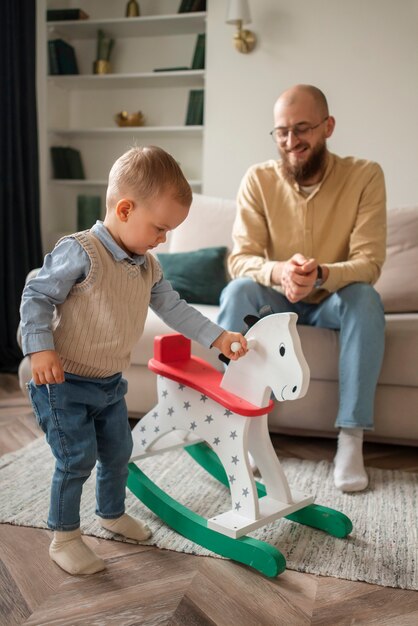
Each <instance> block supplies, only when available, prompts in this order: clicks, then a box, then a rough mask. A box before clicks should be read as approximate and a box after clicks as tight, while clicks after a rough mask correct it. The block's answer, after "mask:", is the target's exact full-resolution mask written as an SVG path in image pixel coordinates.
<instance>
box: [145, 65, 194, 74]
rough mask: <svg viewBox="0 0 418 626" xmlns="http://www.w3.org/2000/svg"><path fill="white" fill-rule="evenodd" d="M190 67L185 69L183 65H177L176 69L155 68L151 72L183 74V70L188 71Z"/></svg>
mask: <svg viewBox="0 0 418 626" xmlns="http://www.w3.org/2000/svg"><path fill="white" fill-rule="evenodd" d="M189 69H190V67H186V66H185V65H179V66H177V67H155V68H154V69H153V70H152V71H153V72H183V71H184V70H189Z"/></svg>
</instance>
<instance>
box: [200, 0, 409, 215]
mask: <svg viewBox="0 0 418 626" xmlns="http://www.w3.org/2000/svg"><path fill="white" fill-rule="evenodd" d="M249 2H250V8H251V13H252V20H253V21H252V24H251V25H249V26H248V28H250V29H252V30H254V32H255V33H256V35H257V37H258V45H257V48H256V49H255V50H254V52H252V53H251V54H249V55H244V54H239V53H238V52H236V51H235V49H234V48H233V45H232V36H233V32H234V27H233V26H230V25H228V24H225V16H226V5H227V1H226V0H208V36H207V46H208V49H207V84H206V110H205V123H206V130H205V145H204V170H203V171H204V177H203V179H204V188H203V191H204V193H206V194H209V195H215V196H223V197H226V198H234V197H235V194H236V191H237V188H238V185H239V182H240V180H241V177H242V175H243V174H244V172H245V170H246V168H247V167H248V166H249V165H251V164H252V163H256V162H258V161H263V160H266V159H269V158H275V157H276V155H277V153H276V149H275V146H274V144H273V143H272V142H271V139H270V137H269V135H268V133H269V131H270V130H271V128H272V125H273V124H272V108H273V104H274V101H275V99H276V98H277V96H278V95H279V94H280V93H281V91H283V90H284V89H286V88H287V87H289V86H291V85H293V84H296V83H311V84H314V85H316V86H318V87H320V88H321V89H322V90H323V91H324V92H325V94H326V96H327V98H328V101H329V105H330V112H331V113H332V114H333V115H334V116H335V117H336V120H337V126H336V130H335V132H334V135H333V137H332V139H331V140H330V142H329V147H330V149H331V150H332V151H334V152H336V153H337V154H340V155H342V156H345V155H355V156H358V157H362V158H367V159H372V160H375V161H378V162H379V163H380V164H381V166H382V167H383V170H384V172H385V175H386V184H387V192H388V206H389V207H394V206H401V205H408V204H416V203H417V202H418V182H417V181H418V0H401V1H400V2H395V1H394V0H249Z"/></svg>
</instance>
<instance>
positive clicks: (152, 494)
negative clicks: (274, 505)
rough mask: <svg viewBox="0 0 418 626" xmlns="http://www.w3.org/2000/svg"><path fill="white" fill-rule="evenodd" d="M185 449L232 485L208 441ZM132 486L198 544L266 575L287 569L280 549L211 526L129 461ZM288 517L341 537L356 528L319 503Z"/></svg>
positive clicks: (261, 493) (262, 492) (259, 487)
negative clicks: (234, 535)
mask: <svg viewBox="0 0 418 626" xmlns="http://www.w3.org/2000/svg"><path fill="white" fill-rule="evenodd" d="M184 449H185V450H186V451H187V452H188V453H189V454H190V456H191V457H192V458H193V459H194V460H195V461H196V462H197V463H199V465H201V466H202V467H203V468H204V469H205V470H206V471H207V472H208V473H209V474H211V475H212V476H213V477H214V478H215V479H217V480H218V481H220V482H221V483H222V484H224V485H225V486H227V487H228V486H229V485H228V479H227V476H226V473H225V470H224V468H223V466H222V464H221V463H220V461H219V459H218V457H217V455H216V454H215V453H214V452H213V450H212V449H211V448H210V447H209V446H208V445H207V444H206V443H197V444H193V445H188V446H185V448H184ZM128 488H129V489H130V490H131V491H132V493H133V494H134V495H135V496H137V498H139V500H141V502H143V503H144V504H145V505H146V506H147V507H148V508H149V509H150V510H151V511H153V513H155V514H156V515H157V516H158V517H159V518H161V519H162V520H163V521H164V522H165V523H166V524H167V525H168V526H170V527H171V528H173V529H174V530H175V531H177V532H178V533H179V534H181V535H183V536H184V537H187V538H188V539H190V540H191V541H194V542H195V543H197V544H198V545H201V546H203V547H205V548H207V549H208V550H211V551H212V552H215V553H216V554H219V555H221V556H224V557H226V558H229V559H232V560H234V561H238V562H240V563H244V564H245V565H248V566H249V567H252V568H254V569H255V570H258V571H259V572H261V573H262V574H264V575H265V576H269V577H275V576H278V575H279V574H281V573H282V572H283V571H284V570H285V568H286V559H285V558H284V556H283V554H282V553H281V552H280V551H279V550H277V549H276V548H274V547H273V546H271V545H270V544H268V543H265V542H263V541H258V540H256V539H253V538H252V537H246V536H243V537H239V538H232V537H228V536H227V535H225V534H223V533H220V532H217V531H216V530H213V529H211V528H208V524H207V519H206V518H204V517H202V516H200V515H198V514H197V513H195V512H194V511H191V510H190V509H188V508H187V507H185V506H183V505H182V504H180V503H179V502H177V501H176V500H174V499H173V498H171V497H170V496H169V495H168V494H167V493H165V492H164V491H163V490H162V489H160V488H159V487H158V486H157V485H156V484H155V483H154V482H152V481H151V480H150V479H149V478H148V477H147V476H146V475H145V474H144V472H142V470H141V469H140V468H139V467H138V466H137V465H136V464H135V463H130V464H129V477H128ZM257 491H258V495H259V498H260V499H262V498H263V497H264V496H265V495H266V489H265V487H264V485H262V484H260V483H257ZM285 517H286V518H287V519H289V520H292V521H294V522H298V523H300V524H305V525H306V526H311V527H313V528H318V529H320V530H324V531H325V532H327V533H329V534H330V535H333V536H334V537H340V538H343V537H346V536H347V535H348V534H349V533H350V532H351V531H352V528H353V526H352V523H351V521H350V520H349V518H348V517H347V516H346V515H344V514H343V513H341V512H339V511H335V510H334V509H330V508H327V507H324V506H320V505H317V504H309V505H308V506H306V507H304V508H302V509H299V510H298V511H296V512H294V513H291V514H290V515H285Z"/></svg>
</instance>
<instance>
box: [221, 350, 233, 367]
mask: <svg viewBox="0 0 418 626" xmlns="http://www.w3.org/2000/svg"><path fill="white" fill-rule="evenodd" d="M218 359H219V360H220V361H222V363H225V365H229V363H230V361H231V359H228V357H227V356H225V355H224V354H222V352H221V353H220V354H218Z"/></svg>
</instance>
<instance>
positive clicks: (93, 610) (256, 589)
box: [0, 374, 418, 626]
mask: <svg viewBox="0 0 418 626" xmlns="http://www.w3.org/2000/svg"><path fill="white" fill-rule="evenodd" d="M40 435H41V433H40V431H39V429H38V427H37V426H36V423H35V421H34V418H33V416H32V413H31V410H30V408H29V406H28V404H27V402H26V400H25V398H23V396H22V395H21V394H20V392H19V389H18V386H17V380H16V377H15V376H13V375H5V374H2V375H1V374H0V455H1V454H4V453H6V452H10V451H13V450H16V449H18V448H20V447H22V446H24V445H26V444H27V443H29V442H30V441H32V440H33V439H34V438H35V437H38V436H40ZM274 444H275V447H276V450H277V452H278V454H279V455H280V456H295V457H298V458H305V459H327V460H332V458H333V455H334V451H335V441H330V440H325V439H310V438H309V439H308V438H297V437H277V436H276V437H274ZM365 457H366V462H367V465H369V466H374V467H384V468H402V469H403V470H407V471H417V470H418V454H417V449H416V448H404V447H401V446H389V445H378V444H365ZM0 494H1V488H0ZM0 497H1V496H0ZM50 540H51V533H50V531H47V530H36V529H32V528H21V527H16V526H11V525H8V524H2V525H0V626H14V625H16V624H27V625H35V624H36V625H40V624H44V625H48V626H51V625H55V624H56V625H58V624H59V625H60V626H63V625H67V626H75V625H82V626H110V625H112V626H125V625H130V626H134V625H135V626H136V625H145V626H154V625H157V624H158V625H160V624H167V625H171V626H180V625H185V626H186V625H187V626H210V625H213V624H217V625H220V626H263V625H266V626H267V625H268V626H276V625H277V626H279V625H280V626H304V625H308V624H309V625H311V624H312V625H316V626H328V625H329V626H339V625H349V624H350V625H353V624H355V625H358V624H375V625H376V626H389V625H393V626H417V625H418V593H416V592H413V591H404V590H401V589H391V588H387V587H386V588H385V587H379V586H375V585H369V584H366V583H356V582H350V581H347V580H340V579H337V578H325V577H321V576H313V575H310V574H301V573H298V572H293V571H290V570H288V571H286V572H285V573H284V574H282V575H281V576H279V577H278V578H277V579H274V580H272V579H267V578H265V577H263V576H261V575H259V574H257V573H254V572H253V571H251V570H249V569H248V568H246V567H244V566H241V565H238V564H236V563H232V562H230V561H226V560H220V559H212V558H207V557H196V556H192V555H186V554H180V553H177V552H170V551H164V550H159V549H157V548H154V547H150V546H134V545H129V544H122V543H120V542H116V541H106V540H101V539H96V538H93V537H88V538H86V541H87V542H88V544H89V545H90V546H91V547H92V548H93V549H94V550H95V551H96V552H97V554H99V555H100V556H101V557H103V558H104V559H105V560H106V564H107V569H106V570H105V571H104V572H101V573H99V574H96V575H94V576H87V577H82V576H79V577H73V576H70V575H68V574H66V573H65V572H63V571H62V570H61V569H60V568H59V567H58V566H57V565H55V564H54V563H53V562H52V561H50V560H49V557H48V546H49V543H50ZM318 558H320V555H318Z"/></svg>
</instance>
